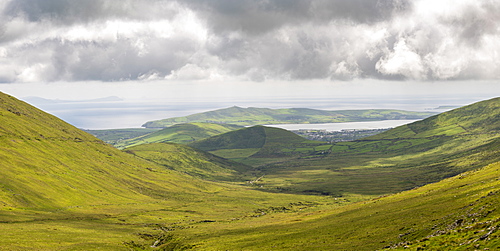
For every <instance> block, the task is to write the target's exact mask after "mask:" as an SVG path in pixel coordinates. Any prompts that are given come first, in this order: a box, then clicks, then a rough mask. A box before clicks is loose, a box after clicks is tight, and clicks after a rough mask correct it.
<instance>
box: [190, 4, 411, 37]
mask: <svg viewBox="0 0 500 251" xmlns="http://www.w3.org/2000/svg"><path fill="white" fill-rule="evenodd" d="M182 3H183V4H186V5H188V6H189V7H191V8H193V9H194V10H196V11H199V12H200V13H201V15H203V16H204V17H205V18H206V19H207V20H208V21H209V23H210V25H211V28H212V29H214V30H215V31H216V32H221V31H231V30H242V31H243V32H247V33H255V34H260V33H262V32H268V31H270V30H274V29H276V28H278V27H282V26H287V25H296V24H300V23H304V22H314V23H320V24H321V23H325V22H330V21H333V20H338V19H344V20H347V21H351V22H356V23H373V22H378V21H383V20H387V19H390V18H391V16H392V14H393V13H395V12H401V11H405V10H407V9H408V8H409V7H411V6H410V4H408V3H407V2H402V1H395V0H380V1H366V0H349V1H345V0H275V1H256V0H241V1H232V0H186V1H182Z"/></svg>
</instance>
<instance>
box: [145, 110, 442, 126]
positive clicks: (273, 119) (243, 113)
mask: <svg viewBox="0 0 500 251" xmlns="http://www.w3.org/2000/svg"><path fill="white" fill-rule="evenodd" d="M432 114H434V113H429V112H410V111H401V110H383V109H378V110H376V109H372V110H340V111H324V110H314V109H306V108H291V109H269V108H254V107H250V108H241V107H236V106H234V107H230V108H225V109H220V110H215V111H210V112H204V113H198V114H193V115H189V116H186V117H177V118H169V119H163V120H157V121H149V122H146V123H145V124H144V125H143V127H147V128H162V127H167V126H169V125H174V124H179V123H190V122H218V123H227V124H236V125H244V126H247V125H264V124H290V123H337V122H353V121H375V120H387V119H421V118H425V117H428V116H431V115H432Z"/></svg>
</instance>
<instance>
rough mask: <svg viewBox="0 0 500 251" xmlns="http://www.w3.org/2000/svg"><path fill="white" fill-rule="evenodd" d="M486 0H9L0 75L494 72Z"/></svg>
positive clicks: (497, 57) (256, 76)
mask: <svg viewBox="0 0 500 251" xmlns="http://www.w3.org/2000/svg"><path fill="white" fill-rule="evenodd" d="M499 11H500V2H498V1H494V0H480V1H476V0H464V1H452V0H443V1H431V0H416V1H406V0H379V1H366V0H350V1H346V0H241V1H233V0H183V1H174V0H170V1H168V0H124V1H113V0H82V1H72V0H44V1H40V0H10V1H3V2H2V3H0V13H1V14H0V82H41V81H42V82H43V81H82V80H83V81H84V80H97V81H122V80H154V79H180V80H183V79H250V80H254V81H263V80H267V79H282V80H294V79H334V80H349V79H355V78H375V79H389V80H404V79H416V80H455V79H498V78H500V52H499V50H500V45H499V43H498V41H499V39H500V26H499V24H500V15H498V13H499Z"/></svg>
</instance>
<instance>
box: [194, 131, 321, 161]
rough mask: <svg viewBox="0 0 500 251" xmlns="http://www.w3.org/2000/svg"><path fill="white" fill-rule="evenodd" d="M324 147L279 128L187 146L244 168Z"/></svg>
mask: <svg viewBox="0 0 500 251" xmlns="http://www.w3.org/2000/svg"><path fill="white" fill-rule="evenodd" d="M324 145H328V144H327V143H325V142H320V141H312V140H307V139H305V138H302V137H300V136H298V135H297V134H295V133H292V132H290V131H287V130H284V129H281V128H274V127H266V126H253V127H248V128H243V129H240V130H236V131H231V132H227V133H224V134H220V135H217V136H213V137H210V138H207V139H204V140H200V141H195V142H192V143H190V144H189V146H192V147H194V148H197V149H200V150H203V151H208V152H210V153H213V154H215V155H217V156H220V157H223V158H227V159H233V160H237V161H240V162H242V163H245V164H255V163H254V162H258V163H266V162H268V161H272V162H274V161H282V160H283V159H288V158H295V157H297V156H303V155H309V154H314V153H316V152H318V151H322V150H323V148H324ZM327 148H329V146H328V147H327ZM269 159H271V160H269ZM247 160H248V161H247Z"/></svg>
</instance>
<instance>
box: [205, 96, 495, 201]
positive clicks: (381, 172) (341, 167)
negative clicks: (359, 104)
mask: <svg viewBox="0 0 500 251" xmlns="http://www.w3.org/2000/svg"><path fill="white" fill-rule="evenodd" d="M499 129H500V98H495V99H491V100H486V101H482V102H478V103H475V104H472V105H469V106H465V107H462V108H458V109H455V110H452V111H449V112H445V113H442V114H439V115H435V116H432V117H430V118H427V119H424V120H421V121H417V122H414V123H411V124H407V125H403V126H400V127H397V128H394V129H391V130H388V131H386V132H383V133H381V134H377V135H374V136H370V137H367V138H363V139H360V140H356V141H351V142H337V143H334V144H332V145H330V146H329V148H328V149H327V150H326V151H325V152H326V153H325V154H321V155H315V156H309V157H307V158H305V157H300V158H295V159H290V160H287V161H279V162H278V161H276V162H275V163H270V162H267V163H265V165H255V164H253V165H254V166H255V167H256V170H260V171H261V173H260V175H265V177H266V179H264V180H262V181H261V182H259V185H260V186H261V187H262V189H266V190H267V191H286V192H291V193H311V194H314V193H316V194H329V195H334V196H345V195H347V194H349V195H352V194H358V195H360V196H364V195H374V194H379V195H380V194H390V193H395V192H399V191H403V190H408V189H412V188H415V187H419V186H422V185H425V184H428V183H432V182H437V181H439V180H442V179H444V178H448V177H451V176H454V175H457V174H460V173H462V172H466V171H469V170H473V169H475V168H479V167H482V166H484V165H487V164H490V163H494V162H497V161H500V151H499V150H500V137H499V135H500V134H499ZM212 153H214V154H216V152H214V151H212ZM235 160H237V159H235ZM246 163H250V164H252V162H251V161H249V160H247V162H246ZM299 173H300V176H299V175H297V174H299ZM284 179H286V180H287V181H286V182H284V181H283V180H284Z"/></svg>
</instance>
